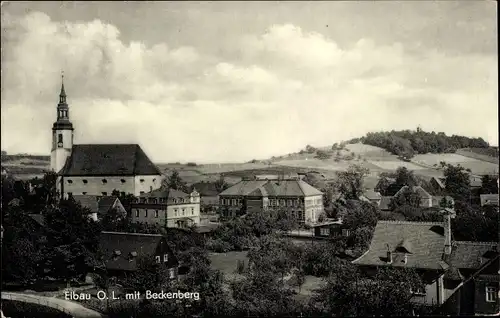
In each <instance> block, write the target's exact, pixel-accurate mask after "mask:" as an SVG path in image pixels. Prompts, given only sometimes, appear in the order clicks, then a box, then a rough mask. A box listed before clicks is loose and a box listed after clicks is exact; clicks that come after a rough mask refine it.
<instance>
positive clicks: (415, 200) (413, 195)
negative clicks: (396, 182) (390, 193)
mask: <svg viewBox="0 0 500 318" xmlns="http://www.w3.org/2000/svg"><path fill="white" fill-rule="evenodd" d="M421 200H422V197H421V196H420V194H419V193H418V192H416V191H414V190H413V189H411V188H410V187H407V188H404V189H402V191H401V192H399V193H398V195H396V196H394V197H393V198H392V199H391V202H390V204H389V207H390V209H391V210H392V211H395V210H397V209H398V208H399V207H403V206H407V207H414V208H419V207H420V203H421Z"/></svg>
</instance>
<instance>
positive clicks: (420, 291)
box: [410, 287, 426, 296]
mask: <svg viewBox="0 0 500 318" xmlns="http://www.w3.org/2000/svg"><path fill="white" fill-rule="evenodd" d="M410 293H412V294H413V295H421V296H425V294H426V293H425V288H421V287H417V289H415V290H413V289H411V288H410Z"/></svg>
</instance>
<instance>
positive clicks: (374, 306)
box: [313, 262, 423, 317]
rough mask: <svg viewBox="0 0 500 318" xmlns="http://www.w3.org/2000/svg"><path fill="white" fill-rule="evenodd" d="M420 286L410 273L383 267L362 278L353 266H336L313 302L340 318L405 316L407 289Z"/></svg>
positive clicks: (408, 311) (408, 298)
mask: <svg viewBox="0 0 500 318" xmlns="http://www.w3.org/2000/svg"><path fill="white" fill-rule="evenodd" d="M346 282H350V283H349V284H346ZM422 286H423V283H422V280H421V279H420V277H419V276H418V274H417V273H416V272H414V271H412V270H410V269H405V268H404V269H399V268H392V267H383V268H379V269H378V271H377V273H376V274H375V276H373V277H364V275H362V274H361V273H359V272H358V271H357V269H356V268H355V267H354V265H352V264H350V263H348V262H339V263H338V264H337V268H336V270H335V271H333V273H332V275H331V276H330V277H329V278H328V279H327V283H326V286H324V287H323V288H322V289H320V290H319V292H318V293H317V295H316V297H314V300H313V301H314V302H316V303H318V304H319V305H320V306H321V307H322V308H324V311H326V312H335V313H336V315H338V316H341V317H342V316H361V317H362V316H374V315H375V316H408V315H411V312H412V309H413V305H412V303H411V298H412V294H411V292H410V289H413V290H416V289H417V288H421V287H422Z"/></svg>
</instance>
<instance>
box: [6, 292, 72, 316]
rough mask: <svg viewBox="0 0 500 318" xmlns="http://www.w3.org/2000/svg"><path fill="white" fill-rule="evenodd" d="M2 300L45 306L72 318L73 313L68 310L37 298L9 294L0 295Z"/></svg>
mask: <svg viewBox="0 0 500 318" xmlns="http://www.w3.org/2000/svg"><path fill="white" fill-rule="evenodd" d="M2 299H3V300H13V301H19V302H25V303H31V304H37V305H40V306H45V307H50V308H53V309H57V310H59V311H60V312H63V313H65V314H68V315H70V316H71V317H73V313H72V312H71V311H69V310H68V309H66V308H64V307H62V306H60V305H59V304H56V303H54V302H49V301H47V300H43V299H40V298H39V297H33V296H31V295H27V294H23V295H10V294H5V293H2Z"/></svg>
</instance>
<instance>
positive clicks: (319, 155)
mask: <svg viewBox="0 0 500 318" xmlns="http://www.w3.org/2000/svg"><path fill="white" fill-rule="evenodd" d="M316 158H318V159H320V160H326V159H330V158H331V155H330V154H329V153H327V152H326V151H324V150H318V151H317V152H316Z"/></svg>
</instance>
